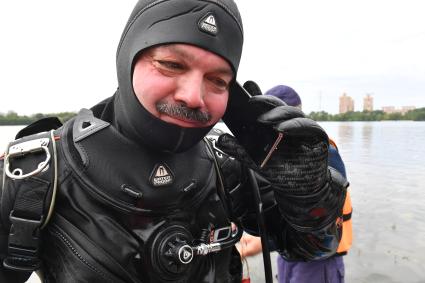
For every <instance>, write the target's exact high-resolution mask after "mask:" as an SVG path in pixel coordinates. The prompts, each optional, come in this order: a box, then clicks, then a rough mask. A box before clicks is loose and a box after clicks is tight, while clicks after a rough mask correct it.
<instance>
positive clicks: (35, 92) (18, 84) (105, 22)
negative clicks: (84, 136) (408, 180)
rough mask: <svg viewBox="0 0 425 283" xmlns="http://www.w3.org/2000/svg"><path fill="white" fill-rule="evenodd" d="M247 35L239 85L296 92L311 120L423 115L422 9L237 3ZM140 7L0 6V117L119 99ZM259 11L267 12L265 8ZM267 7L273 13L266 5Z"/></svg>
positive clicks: (100, 0) (390, 1) (29, 2)
mask: <svg viewBox="0 0 425 283" xmlns="http://www.w3.org/2000/svg"><path fill="white" fill-rule="evenodd" d="M236 2H237V3H238V5H239V9H240V12H241V14H242V18H243V22H244V28H245V45H244V51H243V55H242V61H241V65H240V69H239V75H238V78H239V80H240V81H242V82H243V81H245V80H248V79H252V80H255V81H257V82H258V83H259V84H260V86H261V88H262V89H263V91H266V90H267V89H269V88H271V87H273V86H274V85H276V84H287V85H290V86H292V87H293V88H294V89H295V90H297V91H298V93H299V94H300V95H301V97H302V100H303V105H304V110H305V111H306V112H310V111H318V110H325V111H327V112H330V113H337V111H338V97H339V96H340V95H341V94H342V93H344V92H345V93H347V95H350V96H351V97H353V98H354V100H355V107H356V109H355V110H361V109H362V104H363V102H362V100H363V97H364V96H365V95H366V94H368V93H369V94H371V95H372V96H373V97H374V105H375V109H381V107H382V106H388V105H393V106H396V107H401V106H405V105H406V106H407V105H414V106H416V107H425V16H424V12H425V1H422V0H355V1H354V0H352V1H348V0H319V1H317V0H311V1H306V0H290V1H289V0H288V1H285V0H264V1H250V0H237V1H236ZM135 3H136V1H135V0H119V1H117V0H115V1H111V0H109V1H108V0H73V1H61V0H39V1H34V0H21V1H2V2H1V4H0V36H1V41H0V83H1V89H0V96H1V100H0V112H3V113H5V112H7V111H9V110H14V111H16V112H18V113H19V114H33V113H37V112H43V113H46V112H60V111H77V110H79V109H80V108H82V107H90V106H92V105H93V104H95V103H96V102H98V101H100V100H101V99H103V98H105V97H107V96H110V95H112V94H113V92H114V91H115V89H116V87H117V82H116V74H115V52H116V47H117V44H118V41H119V38H120V35H121V31H122V29H123V28H124V25H125V23H126V21H127V18H128V16H129V14H130V12H131V10H132V8H133V6H134V4H135ZM259 3H262V4H259ZM266 4H267V5H266Z"/></svg>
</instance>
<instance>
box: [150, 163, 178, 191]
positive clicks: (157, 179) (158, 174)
mask: <svg viewBox="0 0 425 283" xmlns="http://www.w3.org/2000/svg"><path fill="white" fill-rule="evenodd" d="M173 181H174V176H173V173H172V172H171V170H170V168H168V166H167V165H165V163H162V164H157V165H155V167H154V169H153V171H152V173H151V177H150V182H151V184H152V185H153V186H155V187H160V186H166V185H170V184H172V183H173Z"/></svg>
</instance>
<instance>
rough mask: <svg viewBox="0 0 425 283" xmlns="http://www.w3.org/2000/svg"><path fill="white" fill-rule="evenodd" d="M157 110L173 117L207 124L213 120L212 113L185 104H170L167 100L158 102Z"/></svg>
mask: <svg viewBox="0 0 425 283" xmlns="http://www.w3.org/2000/svg"><path fill="white" fill-rule="evenodd" d="M156 110H157V111H158V112H159V113H161V114H166V115H168V116H171V117H176V118H183V119H185V120H190V121H196V122H200V123H203V124H206V123H208V122H210V121H211V114H210V113H208V112H207V111H202V110H199V109H193V108H189V107H187V106H186V105H184V104H169V103H166V102H161V101H160V102H158V103H156Z"/></svg>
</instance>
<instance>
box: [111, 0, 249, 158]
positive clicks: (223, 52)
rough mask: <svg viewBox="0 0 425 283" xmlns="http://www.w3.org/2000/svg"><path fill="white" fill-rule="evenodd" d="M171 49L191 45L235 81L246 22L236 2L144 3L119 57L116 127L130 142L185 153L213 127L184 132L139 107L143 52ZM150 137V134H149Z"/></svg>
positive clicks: (131, 22)
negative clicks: (220, 63)
mask: <svg viewBox="0 0 425 283" xmlns="http://www.w3.org/2000/svg"><path fill="white" fill-rule="evenodd" d="M170 43H186V44H191V45H194V46H197V47H200V48H203V49H206V50H208V51H210V52H212V53H215V54H217V55H219V56H221V57H222V58H224V59H225V60H226V61H227V62H228V63H229V64H230V66H231V68H232V70H233V71H234V74H235V76H236V73H237V70H238V67H239V62H240V58H241V54H242V45H243V28H242V20H241V17H240V14H239V11H238V8H237V6H236V4H235V3H234V2H233V0H140V1H139V2H138V3H137V4H136V7H135V8H134V10H133V12H132V13H131V15H130V18H129V20H128V22H127V25H126V27H125V28H124V31H123V34H122V37H121V40H120V43H119V46H118V51H117V75H118V84H119V90H118V96H117V100H116V103H115V114H116V117H115V118H116V122H117V124H118V127H119V130H120V131H121V132H123V133H124V134H125V135H126V136H128V137H130V138H132V139H133V140H136V141H137V142H139V141H141V142H143V143H145V144H147V145H149V146H153V147H154V148H156V149H159V150H161V151H171V152H178V151H184V150H187V149H188V148H190V147H191V146H193V145H194V144H196V143H197V142H199V141H200V140H201V139H202V138H203V137H204V136H205V134H206V133H208V131H209V130H210V128H211V127H207V128H182V127H179V126H177V125H174V124H168V123H165V122H163V121H162V120H160V119H157V118H155V117H153V115H151V114H150V113H149V112H148V111H147V110H146V109H145V108H144V107H143V106H142V105H141V104H140V102H139V101H138V99H137V97H136V95H135V93H134V90H133V83H132V75H133V65H134V64H135V59H136V58H137V56H138V54H140V52H141V51H143V50H145V49H147V48H149V47H153V46H157V45H161V44H170ZM147 133H149V134H147Z"/></svg>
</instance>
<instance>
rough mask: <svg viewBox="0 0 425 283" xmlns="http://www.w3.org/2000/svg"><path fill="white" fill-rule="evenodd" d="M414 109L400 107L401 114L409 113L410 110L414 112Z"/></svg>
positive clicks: (411, 107) (412, 107) (413, 107)
mask: <svg viewBox="0 0 425 283" xmlns="http://www.w3.org/2000/svg"><path fill="white" fill-rule="evenodd" d="M415 109H416V107H415V106H402V107H401V111H400V112H401V114H403V115H404V114H406V113H407V112H409V111H410V110H415Z"/></svg>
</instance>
